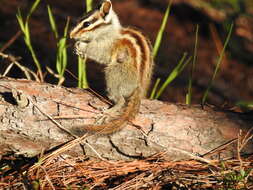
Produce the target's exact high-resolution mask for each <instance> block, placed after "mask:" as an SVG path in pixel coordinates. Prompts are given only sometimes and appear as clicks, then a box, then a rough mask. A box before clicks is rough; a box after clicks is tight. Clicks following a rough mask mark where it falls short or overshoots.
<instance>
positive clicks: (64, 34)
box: [63, 17, 70, 38]
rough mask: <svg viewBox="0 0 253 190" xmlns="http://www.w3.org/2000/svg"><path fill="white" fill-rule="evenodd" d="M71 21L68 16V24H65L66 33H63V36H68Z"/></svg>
mask: <svg viewBox="0 0 253 190" xmlns="http://www.w3.org/2000/svg"><path fill="white" fill-rule="evenodd" d="M69 21H70V18H69V17H68V19H67V23H66V25H65V27H64V33H63V36H64V37H65V38H67V34H68V29H69Z"/></svg>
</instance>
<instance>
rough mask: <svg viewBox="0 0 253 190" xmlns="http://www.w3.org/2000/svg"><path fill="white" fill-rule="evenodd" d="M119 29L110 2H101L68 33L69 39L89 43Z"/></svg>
mask: <svg viewBox="0 0 253 190" xmlns="http://www.w3.org/2000/svg"><path fill="white" fill-rule="evenodd" d="M120 27H121V25H120V23H119V20H118V17H117V15H116V14H115V12H114V11H113V10H112V3H111V1H110V0H103V1H102V3H101V4H100V5H99V6H98V7H97V8H96V9H94V10H92V11H90V12H88V13H87V14H86V15H85V16H84V17H83V18H81V20H80V21H79V22H78V24H77V25H76V26H75V27H74V29H73V30H72V31H71V32H70V38H73V39H75V40H80V41H84V42H89V41H91V40H93V39H95V38H97V37H101V35H104V34H106V33H110V32H113V31H115V29H116V30H117V29H119V28H120Z"/></svg>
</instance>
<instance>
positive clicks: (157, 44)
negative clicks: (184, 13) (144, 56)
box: [153, 0, 172, 59]
mask: <svg viewBox="0 0 253 190" xmlns="http://www.w3.org/2000/svg"><path fill="white" fill-rule="evenodd" d="M171 3H172V0H171V1H170V2H169V4H168V7H167V9H166V11H165V14H164V16H163V21H162V24H161V26H160V29H159V31H158V34H157V36H156V40H155V44H154V48H153V58H154V59H155V57H156V56H157V53H158V50H159V48H160V46H161V42H162V38H163V34H164V31H165V28H166V24H167V22H168V17H169V15H170V8H171Z"/></svg>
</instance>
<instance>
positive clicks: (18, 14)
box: [16, 9, 25, 33]
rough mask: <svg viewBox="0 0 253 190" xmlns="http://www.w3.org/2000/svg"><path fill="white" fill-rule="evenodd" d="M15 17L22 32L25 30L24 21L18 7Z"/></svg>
mask: <svg viewBox="0 0 253 190" xmlns="http://www.w3.org/2000/svg"><path fill="white" fill-rule="evenodd" d="M16 17H17V20H18V24H19V26H20V29H21V30H22V32H23V33H24V32H25V25H24V21H23V19H22V14H21V11H20V9H18V13H17V15H16Z"/></svg>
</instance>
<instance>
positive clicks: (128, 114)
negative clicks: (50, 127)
mask: <svg viewBox="0 0 253 190" xmlns="http://www.w3.org/2000/svg"><path fill="white" fill-rule="evenodd" d="M140 101H141V93H140V90H139V88H137V89H136V90H135V91H134V92H133V94H132V95H131V96H130V97H129V98H128V100H127V102H126V105H125V106H124V107H123V108H122V110H121V111H120V114H119V115H118V116H117V118H112V119H111V120H109V121H108V122H107V123H105V124H102V125H83V126H78V127H74V128H73V130H71V131H73V132H74V133H75V134H77V133H79V135H80V133H83V132H86V133H94V134H101V135H107V134H112V133H115V132H117V131H119V130H121V129H122V128H123V127H125V125H126V124H127V122H128V121H131V120H133V119H134V118H135V116H136V115H137V114H138V112H139V109H140Z"/></svg>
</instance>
